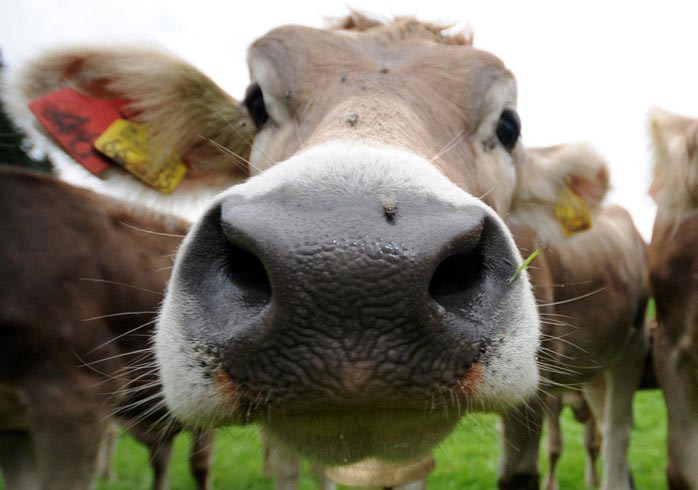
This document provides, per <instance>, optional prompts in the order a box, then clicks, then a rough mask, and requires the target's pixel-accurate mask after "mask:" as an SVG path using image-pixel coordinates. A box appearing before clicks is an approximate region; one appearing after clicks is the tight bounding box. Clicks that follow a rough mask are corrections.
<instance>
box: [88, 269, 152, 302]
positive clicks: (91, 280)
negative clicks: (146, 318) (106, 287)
mask: <svg viewBox="0 0 698 490" xmlns="http://www.w3.org/2000/svg"><path fill="white" fill-rule="evenodd" d="M156 272H157V271H156ZM78 280H79V281H90V282H98V283H103V284H114V285H116V286H124V287H127V288H131V289H136V290H138V291H143V292H145V293H153V294H157V295H158V296H163V294H162V291H155V290H154V289H148V288H142V287H139V286H134V285H133V284H127V283H125V282H119V281H109V280H107V279H96V278H92V277H81V278H79V279H78Z"/></svg>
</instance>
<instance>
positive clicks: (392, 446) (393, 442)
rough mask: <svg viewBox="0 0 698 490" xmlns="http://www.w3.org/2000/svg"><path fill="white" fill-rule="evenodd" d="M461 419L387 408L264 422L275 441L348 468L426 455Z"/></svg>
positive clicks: (317, 459) (291, 416)
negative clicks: (369, 460)
mask: <svg viewBox="0 0 698 490" xmlns="http://www.w3.org/2000/svg"><path fill="white" fill-rule="evenodd" d="M459 419H460V414H456V413H453V414H452V416H445V415H444V413H443V412H440V413H437V412H424V411H421V412H419V411H414V410H387V409H386V410H363V411H361V410H359V411H351V412H350V411H328V412H325V413H323V414H322V415H319V414H306V415H300V414H299V415H286V416H279V417H276V418H270V419H268V420H260V422H261V424H262V425H263V427H265V429H266V430H267V431H268V433H269V434H270V435H271V436H272V437H273V438H274V439H277V440H278V441H279V442H281V444H282V445H284V446H286V447H289V448H291V449H292V450H295V451H297V452H299V453H300V454H303V455H304V456H306V457H308V458H309V459H311V460H314V461H317V462H319V463H322V464H327V465H343V464H349V463H353V462H356V461H360V460H363V459H366V458H370V457H377V458H380V459H385V460H389V461H405V460H408V459H411V458H415V457H418V456H422V455H424V454H426V453H428V452H429V451H430V450H431V449H432V448H433V447H434V446H436V445H437V444H438V443H439V442H441V441H442V440H443V439H445V438H446V437H447V436H448V435H449V434H450V433H451V432H452V430H453V428H454V427H455V426H456V424H457V423H458V421H459ZM388 422H390V423H388Z"/></svg>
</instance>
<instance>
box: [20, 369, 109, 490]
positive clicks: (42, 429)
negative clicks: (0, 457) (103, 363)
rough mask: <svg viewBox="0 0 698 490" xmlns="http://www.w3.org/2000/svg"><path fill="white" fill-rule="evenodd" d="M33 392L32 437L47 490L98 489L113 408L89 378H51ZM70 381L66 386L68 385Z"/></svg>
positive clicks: (43, 484) (31, 396)
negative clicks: (109, 410)
mask: <svg viewBox="0 0 698 490" xmlns="http://www.w3.org/2000/svg"><path fill="white" fill-rule="evenodd" d="M47 381H49V382H51V381H53V383H49V384H48V385H45V384H41V385H40V384H39V383H37V384H36V385H34V386H33V389H34V390H35V391H33V392H32V393H31V394H30V400H31V406H32V415H31V426H32V440H33V444H34V450H35V455H36V461H37V465H38V468H39V478H40V481H41V488H42V489H51V490H85V489H91V488H94V483H95V478H96V473H97V463H98V453H99V446H100V444H101V443H102V441H103V440H104V437H105V434H106V432H107V430H108V428H109V422H108V421H107V418H108V414H107V413H106V410H107V407H106V406H105V405H104V404H103V403H102V399H101V398H100V397H99V396H98V395H95V394H94V393H91V392H90V390H89V389H88V388H85V386H90V385H88V384H87V383H90V384H91V385H94V380H92V379H87V380H82V379H74V378H71V379H65V380H56V379H49V380H47ZM62 383H64V384H62Z"/></svg>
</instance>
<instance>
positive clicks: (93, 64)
mask: <svg viewBox="0 0 698 490" xmlns="http://www.w3.org/2000/svg"><path fill="white" fill-rule="evenodd" d="M64 88H70V89H73V90H75V91H77V92H79V93H80V94H82V95H86V96H89V97H94V98H98V99H102V100H107V101H110V100H111V101H118V103H120V104H125V110H126V111H127V112H128V113H129V114H130V117H129V119H132V120H133V121H136V122H139V123H143V124H144V125H145V127H146V128H147V131H148V135H149V138H148V144H149V145H150V148H151V155H152V156H153V158H154V159H155V160H158V159H163V160H164V159H167V158H171V156H172V155H173V154H177V155H179V156H180V157H181V158H182V159H183V160H184V161H185V162H186V164H187V166H188V167H189V168H188V171H187V175H186V177H185V181H190V184H191V181H197V180H198V181H200V183H202V184H203V182H208V183H209V184H210V183H211V182H212V180H213V181H216V180H220V179H227V180H236V179H237V180H239V179H240V178H242V177H244V176H246V175H247V174H248V167H247V165H248V164H247V159H248V158H249V154H250V149H251V145H252V140H253V138H254V132H255V130H254V124H253V123H252V121H251V120H250V117H249V114H248V113H247V110H246V109H245V108H244V107H243V106H241V104H240V103H239V102H238V101H236V100H235V99H233V98H232V97H230V96H229V95H227V94H226V93H225V92H224V91H223V90H222V89H221V88H220V87H219V86H218V85H216V84H215V83H214V82H213V81H212V80H211V79H209V78H208V77H207V76H205V75H204V74H203V73H201V72H200V71H199V70H197V69H196V68H194V67H193V66H191V65H189V64H188V63H186V62H184V61H183V60H181V59H178V58H177V57H175V56H172V55H169V54H166V53H162V52H159V51H155V50H150V49H139V48H128V47H94V48H93V47H79V48H74V49H63V50H56V51H52V52H48V53H46V54H44V55H42V56H40V57H37V58H35V59H33V60H31V61H29V62H28V63H26V64H25V65H23V66H22V67H20V68H18V69H17V70H14V72H13V73H12V76H11V77H10V78H9V79H8V80H7V82H6V86H5V88H4V93H3V97H4V99H5V103H6V105H7V108H8V111H9V112H10V113H11V115H12V117H13V119H14V120H15V121H17V122H18V125H19V126H20V127H22V129H25V130H28V132H29V133H32V132H33V131H35V130H36V128H37V123H36V120H35V119H34V118H33V117H31V114H30V113H29V111H28V109H27V105H28V104H29V103H30V102H31V101H33V100H35V99H37V98H39V97H42V96H45V95H47V94H51V93H53V92H56V91H58V90H60V89H64ZM28 126H29V127H28ZM156 163H157V162H156ZM189 187H190V188H191V185H190V186H189Z"/></svg>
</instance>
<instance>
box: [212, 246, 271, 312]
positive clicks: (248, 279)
mask: <svg viewBox="0 0 698 490" xmlns="http://www.w3.org/2000/svg"><path fill="white" fill-rule="evenodd" d="M223 269H224V272H225V274H226V276H227V278H228V280H229V281H231V282H232V283H233V284H234V285H235V286H236V287H237V288H238V289H239V291H240V293H241V295H242V297H243V300H244V301H245V302H246V303H249V304H251V305H259V304H265V303H269V302H270V301H271V283H270V281H269V275H268V274H267V271H266V269H265V268H264V264H262V261H261V260H259V258H258V257H257V256H256V255H255V254H253V253H251V252H249V251H247V250H245V249H244V248H242V247H239V246H237V245H235V244H233V243H230V242H229V243H228V247H227V250H226V254H225V261H224V263H223Z"/></svg>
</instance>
